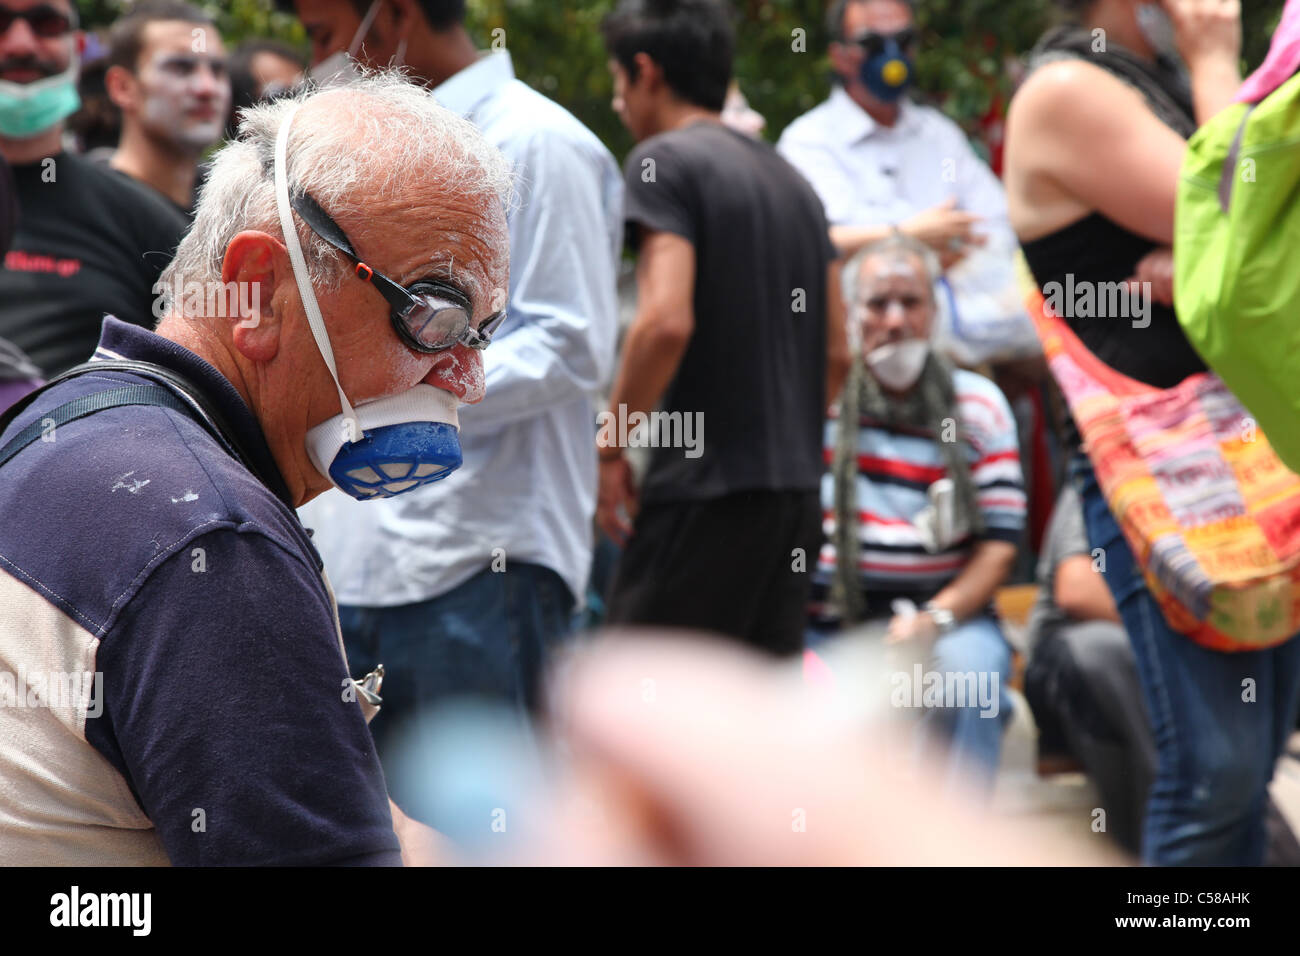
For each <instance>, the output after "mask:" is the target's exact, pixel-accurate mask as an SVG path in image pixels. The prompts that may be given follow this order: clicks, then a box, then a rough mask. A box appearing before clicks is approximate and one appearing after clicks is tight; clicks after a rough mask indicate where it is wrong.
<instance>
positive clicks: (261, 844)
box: [0, 73, 512, 866]
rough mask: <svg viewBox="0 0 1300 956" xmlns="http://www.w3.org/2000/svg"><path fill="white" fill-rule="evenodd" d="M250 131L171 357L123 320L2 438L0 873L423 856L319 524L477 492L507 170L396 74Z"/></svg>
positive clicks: (179, 298)
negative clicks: (474, 482)
mask: <svg viewBox="0 0 1300 956" xmlns="http://www.w3.org/2000/svg"><path fill="white" fill-rule="evenodd" d="M240 132H241V136H240V138H239V139H238V141H236V142H232V143H230V144H228V145H227V146H225V147H224V148H223V149H222V150H221V151H220V152H218V153H217V154H216V156H215V157H214V159H213V163H212V174H211V176H210V178H209V180H208V185H207V186H206V187H205V189H204V191H203V195H202V198H201V199H200V202H199V206H198V209H197V210H196V213H195V220H194V225H193V227H192V228H191V230H190V231H189V232H188V233H187V234H186V236H185V239H184V240H183V241H182V243H181V245H180V248H179V249H178V250H177V254H176V257H175V259H174V260H173V261H172V263H171V264H170V265H169V266H168V268H167V270H166V272H165V273H164V275H163V277H162V280H161V281H162V285H163V287H164V288H165V289H173V288H178V289H184V290H187V292H186V294H183V295H170V296H169V297H168V300H167V302H166V306H167V307H166V309H165V310H164V315H163V317H162V321H161V322H160V323H159V324H158V327H157V331H156V332H149V331H146V330H144V329H141V328H138V327H137V326H134V325H131V324H128V323H127V322H125V321H119V320H118V319H117V318H113V317H109V318H107V319H106V320H105V322H104V331H103V336H102V338H101V340H100V344H99V348H98V350H97V351H96V354H95V361H93V362H91V363H89V364H88V366H86V367H85V368H83V369H81V370H80V371H78V372H77V373H76V374H74V375H72V376H69V377H66V378H63V379H61V380H58V381H56V382H54V383H52V384H51V385H50V386H48V387H47V388H46V389H44V390H42V391H38V392H37V393H35V396H34V398H31V399H24V400H21V401H20V403H19V404H18V405H16V406H14V408H15V412H14V415H13V417H12V418H11V420H10V421H9V422H6V421H5V419H3V418H0V779H2V780H4V781H5V785H4V786H3V787H0V819H3V820H6V821H9V823H8V824H7V825H5V826H3V827H0V865H5V864H15V863H22V864H27V865H31V864H37V863H39V864H44V865H60V864H72V865H123V864H127V863H149V864H155V863H166V862H169V861H170V862H171V863H175V864H188V865H272V864H279V865H297V866H302V865H319V864H395V863H397V862H398V861H399V854H398V845H399V841H401V844H402V847H401V848H402V851H403V855H405V854H406V853H407V851H408V850H409V849H410V846H409V845H408V844H409V841H410V839H411V836H410V835H411V833H412V832H417V833H423V834H424V836H425V837H427V836H428V833H427V828H419V827H417V826H416V825H414V824H411V823H410V821H409V820H408V819H407V818H406V817H405V816H404V815H403V814H401V813H400V811H398V810H396V809H394V808H392V807H390V805H389V799H388V795H387V791H386V787H385V783H384V777H383V773H382V771H381V768H380V764H379V760H378V758H377V756H376V754H375V745H374V741H373V739H372V738H371V736H370V733H369V731H368V730H367V725H366V716H367V713H366V712H367V711H368V710H370V709H371V708H372V707H373V705H375V704H377V703H380V702H381V697H382V695H386V694H387V688H386V687H383V686H382V684H381V681H382V678H383V673H382V672H381V671H379V670H376V671H375V672H373V673H371V674H369V675H367V676H366V678H364V679H363V680H362V681H360V682H358V681H354V680H353V679H352V677H351V676H350V675H351V674H354V673H355V674H359V673H362V670H361V669H360V666H359V665H357V664H356V663H355V662H349V661H348V660H347V659H346V657H345V655H344V653H343V643H342V635H341V634H340V633H339V630H338V624H337V617H336V606H335V603H334V599H333V595H332V592H331V590H330V586H329V584H328V582H327V581H326V579H325V578H324V576H323V573H322V565H321V560H320V557H319V555H318V553H317V552H316V550H315V548H314V547H313V545H312V541H311V538H310V536H309V532H308V531H307V530H306V529H304V528H303V526H302V524H301V522H300V521H299V520H298V517H297V515H296V513H295V509H296V508H298V507H300V506H301V505H303V504H305V503H306V502H307V501H309V500H311V499H312V498H315V497H316V496H318V495H320V494H322V493H323V492H324V491H326V490H327V489H330V488H331V487H333V488H338V489H342V490H343V491H345V492H346V493H347V494H348V495H350V496H353V497H355V498H358V499H369V498H378V497H383V496H390V495H397V494H402V493H405V492H408V491H410V490H411V489H413V488H418V487H421V486H423V485H425V484H427V483H429V482H433V481H436V480H439V479H441V478H445V477H446V476H447V475H448V474H450V473H451V472H452V471H453V470H454V469H455V468H456V467H457V466H458V464H459V462H460V458H461V453H460V441H459V433H458V428H457V423H458V418H457V410H458V406H461V405H468V404H472V403H474V402H476V401H478V400H480V399H481V398H482V396H483V362H482V356H483V354H484V349H485V347H486V346H487V345H488V344H489V342H490V341H491V338H492V333H493V332H494V331H495V330H496V328H497V326H498V324H499V323H500V321H501V315H502V312H501V309H502V305H503V302H504V291H503V290H504V289H505V287H506V285H507V283H508V279H509V246H508V232H507V227H506V209H507V208H508V205H509V202H510V196H511V192H512V177H511V170H510V167H509V165H508V164H507V163H506V161H505V159H504V158H503V157H502V156H501V154H500V152H499V151H497V150H496V149H495V148H493V147H492V146H491V145H490V144H488V143H487V142H486V140H485V139H484V138H483V137H482V136H481V135H480V134H479V133H478V131H477V130H476V129H475V128H474V127H473V126H472V125H471V124H469V123H467V122H465V121H464V120H462V119H461V118H459V117H457V116H455V115H454V114H452V113H451V112H450V111H449V110H446V109H443V108H442V107H440V106H438V104H437V103H436V102H434V101H433V100H432V99H431V98H430V97H429V96H428V95H427V94H426V93H425V92H424V91H423V90H422V89H420V88H419V87H417V86H415V85H413V84H411V83H410V82H408V81H407V80H405V79H404V78H402V77H401V76H399V75H397V74H393V73H380V74H377V75H375V76H371V77H367V78H359V79H355V80H353V81H351V82H349V83H347V84H346V85H343V86H340V87H337V88H335V87H332V88H330V89H328V90H324V91H319V92H313V93H306V92H303V93H299V94H295V95H293V96H289V97H285V98H283V99H280V100H278V101H276V102H274V103H269V104H263V105H259V106H256V107H253V108H252V109H250V110H249V111H247V112H246V113H245V116H244V120H243V122H242V124H241V127H240ZM191 286H194V287H197V288H202V289H210V290H213V291H214V292H217V293H218V294H219V293H221V292H225V291H228V290H229V289H231V288H234V289H236V290H239V294H238V296H237V297H236V299H235V301H237V303H238V308H237V309H236V310H234V311H232V310H231V309H230V308H229V306H230V305H231V300H230V299H227V300H225V301H222V300H221V299H219V298H217V297H216V296H213V297H211V298H208V297H205V296H191V295H189V294H188V290H189V289H190V288H191ZM146 314H147V311H146ZM24 402H26V404H24ZM467 493H468V494H471V495H472V489H471V491H470V492H467ZM365 506H367V507H374V506H375V503H374V502H370V501H368V502H366V505H365ZM385 663H386V664H388V665H389V668H390V670H392V669H394V665H392V663H391V662H387V661H386V662H385ZM15 672H16V673H17V674H19V675H23V676H20V677H18V678H17V681H15V680H13V679H8V680H6V678H7V677H9V676H10V675H11V674H13V673H15ZM24 685H26V686H24ZM59 687H72V688H74V689H75V692H72V693H66V692H57V693H56V692H55V689H56V688H59ZM29 688H31V689H30V690H29ZM18 694H22V695H23V702H24V703H23V705H19V704H17V703H16V695H18ZM371 715H373V712H372V713H371ZM395 829H396V833H397V836H396V838H395V836H394V830H395Z"/></svg>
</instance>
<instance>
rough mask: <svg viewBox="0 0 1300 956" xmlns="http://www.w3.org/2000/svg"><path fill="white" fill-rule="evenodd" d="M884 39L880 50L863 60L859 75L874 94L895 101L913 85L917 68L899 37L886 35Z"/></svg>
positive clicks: (876, 96)
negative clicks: (901, 44) (904, 49)
mask: <svg viewBox="0 0 1300 956" xmlns="http://www.w3.org/2000/svg"><path fill="white" fill-rule="evenodd" d="M882 40H883V45H882V48H881V50H880V52H878V53H875V54H874V55H870V56H868V57H867V59H866V60H865V61H863V64H862V68H861V70H860V71H859V73H858V76H859V77H860V78H861V80H862V83H863V85H864V86H866V88H867V89H868V90H870V91H871V95H872V96H874V97H875V98H876V99H878V100H883V101H884V102H886V103H894V102H897V101H898V100H899V99H901V98H902V96H903V94H904V93H906V92H907V90H908V87H910V86H911V85H912V78H913V75H914V74H915V72H916V69H915V66H914V64H913V63H912V58H911V57H909V56H908V55H907V54H906V53H905V52H903V48H902V47H901V46H900V45H899V43H898V40H897V38H895V37H892V36H886V37H883V38H882Z"/></svg>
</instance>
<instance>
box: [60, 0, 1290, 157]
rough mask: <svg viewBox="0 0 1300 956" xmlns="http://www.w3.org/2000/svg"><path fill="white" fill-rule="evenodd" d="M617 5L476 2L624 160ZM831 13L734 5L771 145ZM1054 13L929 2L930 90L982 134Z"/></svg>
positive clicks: (925, 68)
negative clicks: (615, 65) (610, 58)
mask: <svg viewBox="0 0 1300 956" xmlns="http://www.w3.org/2000/svg"><path fill="white" fill-rule="evenodd" d="M614 2H615V0H469V20H468V24H467V26H468V28H469V30H470V32H471V34H472V35H473V37H474V38H475V40H476V41H477V42H478V43H479V45H480V46H482V47H484V48H488V47H491V46H492V45H493V44H494V40H495V42H496V43H497V45H501V44H502V43H504V45H505V47H506V48H508V49H509V50H510V52H511V55H512V57H513V59H514V63H515V70H516V71H517V72H518V74H519V76H520V78H521V79H522V80H523V81H524V82H526V83H528V84H529V85H530V86H532V87H534V88H535V89H538V90H540V91H541V92H543V93H545V94H546V95H547V96H549V97H551V98H552V99H554V100H556V101H557V102H559V103H561V104H563V105H564V106H565V107H567V108H568V109H569V110H570V111H572V112H573V113H574V115H576V116H577V117H578V118H579V119H581V120H582V121H583V122H584V123H586V124H587V125H588V126H589V127H591V129H592V130H594V131H595V132H596V134H597V135H598V136H600V138H601V139H602V140H604V142H605V143H607V144H608V145H609V147H610V149H611V150H613V152H614V153H615V155H618V156H622V155H624V154H625V153H626V152H627V150H628V148H629V147H630V146H631V139H630V138H629V137H628V135H627V133H626V131H625V130H624V129H623V128H622V125H621V124H620V123H619V121H618V118H617V117H616V116H615V115H614V113H613V111H612V110H611V109H610V99H611V97H612V93H613V84H612V81H611V79H610V76H609V72H608V70H607V69H606V55H605V48H604V44H603V42H602V41H601V37H600V29H599V26H600V21H601V18H602V17H603V16H604V15H605V14H606V13H607V12H608V11H609V10H610V9H611V8H612V7H613V6H614ZM124 5H128V6H129V4H125V3H124V2H123V0H78V6H79V7H80V9H81V12H82V18H83V22H84V23H85V24H86V25H87V26H88V27H93V26H102V25H104V24H107V23H110V22H112V20H113V19H114V18H115V17H117V16H118V15H119V13H120V11H121V8H122V7H123V6H124ZM201 5H202V6H204V7H205V8H206V9H208V10H210V11H212V12H213V13H214V14H215V15H216V17H217V22H218V25H219V26H220V28H221V32H222V36H223V37H224V38H225V40H226V43H227V45H228V46H231V47H233V46H234V45H236V44H237V43H238V42H239V41H240V40H243V39H245V38H248V37H253V36H275V37H278V38H280V39H283V40H286V41H288V42H290V43H294V44H297V45H300V46H304V48H305V38H304V36H303V33H302V28H301V27H300V26H299V25H298V24H297V21H295V20H294V19H293V18H292V17H288V16H285V15H283V14H280V13H274V12H272V10H271V0H222V2H221V3H220V4H217V3H203V4H201ZM828 5H829V0H732V6H733V8H734V9H735V12H736V27H737V41H738V43H737V45H738V49H737V55H736V77H737V79H738V80H739V82H740V86H741V89H742V90H743V91H744V93H745V95H746V96H747V97H748V98H749V101H750V105H751V106H753V107H754V109H756V110H758V111H759V112H760V113H762V114H763V116H765V117H766V118H767V135H768V136H769V138H772V139H775V138H776V137H777V136H778V135H779V134H780V132H781V130H782V129H784V128H785V127H786V125H787V124H788V123H789V122H790V121H791V120H793V119H794V118H795V117H796V116H798V115H799V114H800V113H803V112H805V111H807V110H809V109H811V108H812V107H813V106H815V105H816V104H817V103H818V102H820V101H821V100H822V99H824V98H825V97H826V95H827V94H828V93H829V92H830V68H829V60H828V57H827V52H826V50H827V43H828V40H829V37H828V36H827V34H826V28H825V19H826V16H825V11H826V7H827V6H828ZM1283 5H1284V0H1255V2H1250V3H1245V4H1243V6H1244V7H1246V8H1247V9H1246V10H1245V12H1244V14H1243V20H1244V22H1243V36H1244V49H1243V60H1244V63H1245V65H1246V67H1247V68H1248V69H1249V68H1253V67H1254V66H1256V65H1258V63H1259V62H1260V61H1261V60H1262V59H1263V58H1264V54H1265V53H1266V52H1267V51H1268V42H1269V37H1270V36H1271V35H1272V32H1273V28H1274V27H1275V26H1276V24H1277V20H1278V18H1279V16H1280V15H1281V11H1282V7H1283ZM1053 6H1054V5H1053V3H1052V2H1051V0H921V2H920V4H919V8H920V9H919V13H918V16H917V21H918V26H919V28H920V30H921V54H920V56H919V60H918V63H917V83H918V86H919V87H920V90H921V91H922V93H924V94H926V95H927V96H929V97H930V98H931V99H932V100H933V101H934V102H935V103H937V104H938V105H940V106H941V107H942V108H943V109H944V110H945V111H946V112H947V113H948V114H949V115H950V116H952V117H953V118H954V119H956V120H957V121H958V122H959V123H961V124H962V125H963V127H965V128H966V129H967V131H968V132H971V133H975V131H976V129H977V125H978V122H979V120H980V118H981V117H983V116H985V114H987V113H988V112H989V110H990V109H991V108H992V107H993V106H995V105H998V106H1000V107H1001V108H1002V109H1005V107H1006V102H1007V100H1008V98H1009V97H1010V94H1011V90H1012V83H1013V72H1012V71H1011V70H1009V69H1008V66H1009V65H1011V64H1014V62H1015V60H1016V58H1017V57H1020V56H1022V55H1023V54H1024V53H1025V52H1026V51H1028V50H1029V48H1030V47H1031V46H1033V43H1034V41H1035V40H1036V39H1037V38H1038V36H1039V35H1040V34H1041V33H1042V31H1043V30H1044V29H1045V28H1046V26H1047V25H1048V24H1049V23H1050V22H1051V21H1052V19H1053V16H1054V13H1053ZM493 31H504V33H501V32H498V33H495V34H494V32H493ZM798 31H802V35H801V34H800V33H799V32H798ZM801 36H802V44H800V37H801ZM800 46H802V52H799V49H800Z"/></svg>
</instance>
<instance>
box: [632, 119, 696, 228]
mask: <svg viewBox="0 0 1300 956" xmlns="http://www.w3.org/2000/svg"><path fill="white" fill-rule="evenodd" d="M688 170H689V167H688V165H687V164H685V163H683V162H681V159H680V157H679V156H678V155H677V154H676V153H675V152H674V151H673V149H672V148H671V147H669V146H668V145H667V144H666V143H664V142H663V141H662V140H661V139H659V138H658V137H656V138H655V139H651V140H648V141H646V142H645V143H642V144H641V145H640V146H638V147H637V148H636V149H634V150H633V151H632V152H631V154H630V155H629V156H628V158H627V163H626V165H625V166H624V168H623V184H624V192H623V220H624V223H625V224H626V226H627V244H628V246H629V247H631V248H632V249H635V248H636V247H637V227H638V226H644V227H645V228H646V229H651V230H656V231H659V232H671V233H673V234H674V235H678V236H681V237H682V238H683V239H686V240H688V241H690V242H695V228H696V221H697V219H698V213H697V210H696V204H695V202H694V199H693V190H692V188H691V183H690V181H689V179H688V175H689V172H688Z"/></svg>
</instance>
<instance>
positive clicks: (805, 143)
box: [776, 86, 1015, 249]
mask: <svg viewBox="0 0 1300 956" xmlns="http://www.w3.org/2000/svg"><path fill="white" fill-rule="evenodd" d="M899 106H900V110H899V116H898V120H897V122H896V123H895V124H894V125H893V126H892V127H890V126H882V125H880V124H879V123H877V122H876V121H875V120H874V119H872V118H871V116H870V115H869V114H868V113H867V111H866V110H864V109H862V107H860V106H858V104H857V103H855V102H853V100H852V98H850V96H849V94H848V93H847V92H846V91H845V90H844V88H843V87H842V86H837V87H835V89H834V90H832V92H831V95H830V97H829V98H828V99H827V100H826V101H825V102H823V103H821V104H819V105H818V106H816V107H814V108H813V109H811V110H809V111H808V112H807V113H805V114H804V115H803V116H800V117H799V118H798V119H796V120H795V121H794V122H793V123H791V124H790V125H789V126H788V127H786V129H785V132H784V133H782V134H781V139H780V141H779V142H778V143H777V147H776V148H777V150H778V151H779V152H780V153H781V155H782V156H784V157H785V158H786V159H787V160H788V161H789V162H790V164H791V165H793V166H794V167H795V168H796V169H798V170H799V171H800V172H801V173H803V175H804V177H805V178H807V180H808V181H809V182H810V183H812V186H813V189H815V190H816V191H817V195H818V196H820V197H821V200H822V205H823V206H825V207H826V219H827V221H828V222H829V223H830V224H831V225H832V226H870V225H879V224H882V223H898V222H900V221H902V220H904V219H907V218H909V217H910V216H913V215H915V214H916V213H918V212H921V211H922V210H924V209H928V208H930V207H932V206H937V205H938V204H939V203H941V202H943V201H944V200H946V199H949V198H951V197H956V199H957V206H958V208H959V209H962V210H965V211H966V212H972V213H975V214H976V215H979V216H981V217H983V218H984V220H985V222H984V224H983V225H982V226H981V227H979V231H984V232H987V233H989V234H990V238H991V239H992V240H993V241H994V242H995V243H996V244H997V245H999V246H1002V245H1003V244H1005V246H1006V248H1009V249H1014V248H1015V238H1014V235H1013V234H1012V232H1011V227H1010V224H1009V222H1008V220H1007V202H1006V196H1005V194H1004V193H1003V190H1002V184H1001V183H1000V182H998V179H997V177H996V176H994V175H993V172H992V170H990V169H989V168H988V166H987V165H986V164H985V163H984V162H983V161H982V160H981V159H980V158H979V157H978V156H977V155H976V154H975V151H974V150H973V149H971V145H970V142H969V141H968V140H967V139H966V135H965V134H964V133H963V132H962V130H961V128H960V127H959V126H958V125H957V124H956V123H954V122H953V121H952V120H950V119H949V118H948V117H946V116H944V115H943V114H942V113H940V112H939V111H938V110H935V109H932V108H931V107H928V106H922V105H919V104H916V103H913V102H911V101H909V100H906V99H904V100H902V101H901V102H900V104H899Z"/></svg>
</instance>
